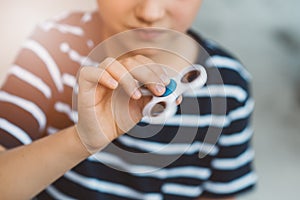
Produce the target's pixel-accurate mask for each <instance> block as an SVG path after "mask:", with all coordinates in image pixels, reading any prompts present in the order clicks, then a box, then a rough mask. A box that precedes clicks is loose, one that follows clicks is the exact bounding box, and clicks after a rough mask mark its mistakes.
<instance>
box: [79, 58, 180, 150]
mask: <svg viewBox="0 0 300 200" xmlns="http://www.w3.org/2000/svg"><path fill="white" fill-rule="evenodd" d="M138 82H140V83H142V84H145V86H146V87H147V88H148V89H149V90H150V91H151V92H152V93H153V94H154V95H157V96H160V95H162V94H163V93H164V92H165V85H167V84H168V83H169V79H168V78H167V75H166V74H165V71H164V70H163V69H162V68H161V67H160V66H158V65H156V66H155V63H153V61H151V60H150V59H149V58H146V57H144V56H141V55H138V56H133V57H129V58H125V59H122V60H120V61H117V60H115V59H113V58H107V59H105V60H104V61H103V62H102V63H101V64H100V65H99V67H98V68H95V67H83V68H82V69H81V71H80V75H79V92H78V124H77V131H78V134H79V136H80V139H81V141H82V143H83V144H84V146H85V147H86V149H87V150H88V151H89V152H90V153H91V154H93V153H95V152H97V151H99V150H100V149H101V148H103V147H105V146H106V145H107V144H109V143H110V142H111V141H113V140H114V139H115V138H117V137H118V136H120V135H121V134H123V133H125V132H127V131H128V130H130V129H131V128H132V127H133V126H135V125H136V124H137V123H138V122H139V121H140V120H141V118H142V110H143V108H144V106H145V105H146V104H147V103H148V102H149V101H150V99H151V97H144V96H142V94H141V92H140V91H139V85H138ZM179 101H180V98H179ZM179 101H178V103H179Z"/></svg>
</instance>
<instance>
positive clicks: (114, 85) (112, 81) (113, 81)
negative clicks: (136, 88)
mask: <svg viewBox="0 0 300 200" xmlns="http://www.w3.org/2000/svg"><path fill="white" fill-rule="evenodd" d="M109 84H110V85H111V86H112V87H113V88H117V87H118V82H117V81H116V80H114V79H110V80H109Z"/></svg>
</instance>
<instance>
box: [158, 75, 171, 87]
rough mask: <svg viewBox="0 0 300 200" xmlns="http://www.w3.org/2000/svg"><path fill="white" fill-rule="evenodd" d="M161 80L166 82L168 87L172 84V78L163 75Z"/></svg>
mask: <svg viewBox="0 0 300 200" xmlns="http://www.w3.org/2000/svg"><path fill="white" fill-rule="evenodd" d="M160 79H161V80H162V81H163V82H164V84H166V85H168V84H169V83H170V78H169V77H168V76H167V75H165V74H162V75H161V76H160Z"/></svg>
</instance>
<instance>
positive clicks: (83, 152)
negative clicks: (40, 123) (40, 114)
mask: <svg viewBox="0 0 300 200" xmlns="http://www.w3.org/2000/svg"><path fill="white" fill-rule="evenodd" d="M97 2H98V5H99V8H98V10H99V16H100V19H101V22H100V23H101V24H99V25H100V26H101V28H102V30H103V34H102V35H100V37H101V38H100V41H101V40H104V39H106V38H108V37H110V36H112V35H114V34H116V33H119V32H122V31H125V30H128V29H133V28H141V27H160V28H168V29H174V30H176V31H180V32H183V33H185V32H186V31H187V29H188V28H189V27H190V25H191V23H192V22H193V20H194V18H195V16H196V14H197V12H198V10H199V8H200V5H201V2H202V1H201V0H98V1H97ZM146 36H147V37H148V36H149V35H147V34H146ZM151 62H153V61H152V60H151V59H149V58H146V57H143V56H132V57H129V58H126V59H121V60H118V61H116V60H113V59H112V58H108V59H106V60H104V61H103V62H102V63H101V64H100V65H99V68H89V67H86V68H83V69H82V70H81V72H80V76H79V95H78V98H79V99H78V102H79V104H78V112H79V122H78V124H77V125H76V126H71V127H69V128H66V129H64V130H62V131H60V132H58V133H56V134H53V135H51V136H46V137H44V138H42V139H39V140H36V141H35V142H33V143H32V144H30V145H26V146H20V147H17V148H14V149H11V150H5V149H4V148H3V147H1V146H0V151H1V152H0V180H1V181H0V199H30V198H32V197H33V196H35V195H36V194H38V193H39V192H40V191H41V190H43V189H44V188H45V187H47V186H48V185H49V184H51V183H52V182H54V181H55V180H56V179H58V178H59V177H60V176H62V175H63V174H64V173H65V172H66V171H68V170H69V169H71V168H72V167H74V166H76V165H77V164H78V163H79V162H81V161H83V160H84V159H86V158H87V157H88V156H90V155H91V154H92V153H94V152H96V151H99V150H101V149H102V148H104V147H105V146H106V145H108V144H109V143H110V142H111V141H112V140H113V139H115V138H116V137H118V136H120V135H121V134H123V133H124V132H125V131H127V130H128V129H130V128H131V127H133V126H134V125H135V123H137V122H138V121H139V120H140V119H141V117H142V115H141V111H142V108H143V106H144V105H145V104H146V103H147V101H149V99H147V98H146V97H141V94H140V93H139V91H138V90H137V85H136V84H135V82H134V79H136V80H139V81H141V82H151V83H153V84H148V85H147V87H148V89H149V90H150V91H152V93H153V94H155V95H160V94H162V93H163V92H164V91H165V87H164V86H165V85H166V84H167V83H168V81H169V80H162V79H161V77H159V76H157V74H162V73H163V72H162V71H161V69H159V68H157V69H149V68H147V67H144V68H142V70H141V72H142V73H140V74H132V73H131V71H132V69H134V68H135V67H136V66H138V65H140V64H145V63H151ZM111 63H112V65H113V68H112V67H108V64H111ZM143 74H147V76H143ZM123 75H126V76H125V77H126V81H124V79H122V78H120V77H123ZM145 77H146V78H145ZM157 85H159V86H160V88H161V90H157ZM118 88H121V89H122V91H123V93H122V92H121V95H122V98H120V100H119V102H116V103H122V101H124V100H128V102H129V103H128V105H126V106H124V107H125V108H126V109H124V111H120V112H122V115H121V116H122V117H124V119H128V118H131V119H132V120H122V119H116V117H115V116H116V115H115V113H114V111H113V110H111V109H109V108H110V106H107V105H110V104H111V103H112V95H111V94H112V92H113V91H115V90H117V89H118ZM95 93H96V94H97V95H95ZM180 101H181V98H179V100H178V102H177V103H180ZM128 110H130V112H128ZM99 113H101V115H99ZM99 116H106V117H105V118H101V117H99ZM133 116H134V117H133ZM117 121H121V122H122V124H121V125H120V124H118V123H117ZM54 147H55V148H54ZM45 168H47V173H46V174H45V171H44V169H45ZM15 191H18V192H15ZM203 199H205V198H203ZM228 199H232V198H228Z"/></svg>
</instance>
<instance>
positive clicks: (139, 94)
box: [133, 89, 142, 99]
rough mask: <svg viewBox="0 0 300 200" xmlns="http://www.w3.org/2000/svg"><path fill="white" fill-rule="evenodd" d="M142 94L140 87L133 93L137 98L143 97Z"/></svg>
mask: <svg viewBox="0 0 300 200" xmlns="http://www.w3.org/2000/svg"><path fill="white" fill-rule="evenodd" d="M141 96H142V93H141V92H140V90H139V89H136V90H135V91H134V93H133V97H134V98H135V99H139V98H141Z"/></svg>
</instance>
